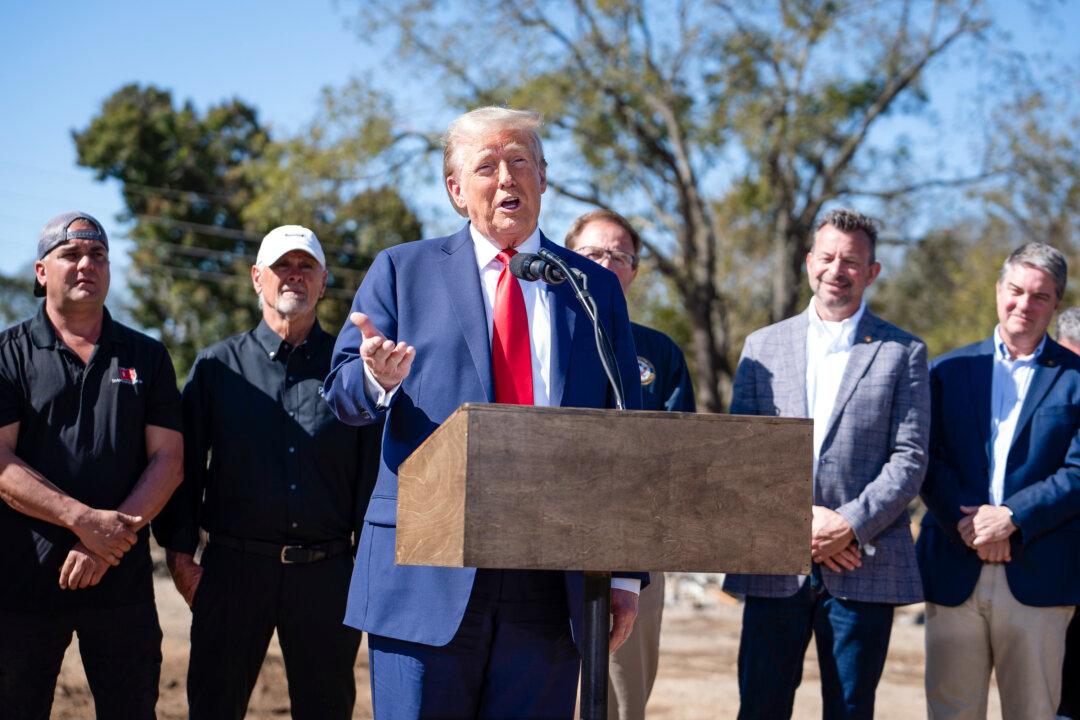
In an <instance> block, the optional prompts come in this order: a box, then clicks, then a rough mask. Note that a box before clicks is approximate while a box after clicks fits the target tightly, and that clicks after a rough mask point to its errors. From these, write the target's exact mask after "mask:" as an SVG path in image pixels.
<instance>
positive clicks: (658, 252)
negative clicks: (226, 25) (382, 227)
mask: <svg viewBox="0 0 1080 720" xmlns="http://www.w3.org/2000/svg"><path fill="white" fill-rule="evenodd" d="M984 6H985V3H984V2H982V0H967V1H958V0H905V1H902V2H893V3H865V2H859V1H858V0H765V1H764V2H761V1H758V0H753V1H751V0H742V1H739V0H731V1H722V0H712V1H707V0H700V1H695V0H681V1H678V2H649V1H648V0H561V1H552V0H519V1H518V2H513V3H504V2H495V1H494V0H469V1H464V0H463V2H460V3H456V4H454V5H452V6H451V5H447V4H445V3H434V2H431V0H393V2H391V1H389V0H386V1H382V0H368V1H366V2H364V3H362V4H361V10H360V14H361V18H362V20H361V25H362V27H363V28H364V33H365V34H366V35H368V36H371V35H372V34H374V33H376V32H379V33H391V34H393V36H394V37H396V39H397V41H398V46H399V49H400V51H401V54H402V57H403V58H404V60H405V62H409V63H411V64H412V67H416V68H418V69H420V68H422V69H423V72H424V73H427V74H433V75H434V76H435V77H437V78H438V79H439V82H440V84H441V85H442V87H444V88H446V89H447V94H448V100H449V102H450V103H451V104H452V105H453V106H455V107H460V108H471V107H475V106H477V105H481V104H507V105H510V106H515V107H527V108H534V109H537V110H540V111H542V112H543V113H544V115H545V117H546V120H547V122H548V131H549V134H550V139H551V140H552V141H553V142H550V143H549V148H550V149H551V152H550V153H549V155H551V156H550V157H549V161H550V162H551V166H550V172H549V178H548V179H549V186H550V187H551V188H552V189H554V190H555V191H556V192H558V193H561V194H562V195H563V196H565V197H568V198H572V199H575V200H578V201H581V202H583V203H586V204H588V205H594V206H599V207H609V208H612V209H615V210H618V211H620V212H622V213H623V214H625V215H628V216H631V217H632V218H633V219H634V220H635V221H636V222H637V223H638V224H640V225H641V226H642V228H643V229H644V230H645V233H644V235H645V238H646V248H647V253H648V255H649V256H650V258H651V261H652V263H653V264H654V266H655V267H656V268H657V269H658V270H659V271H660V272H661V273H662V274H663V275H664V277H665V278H666V280H667V282H668V285H667V290H666V292H667V293H671V296H669V297H673V298H674V299H675V300H676V301H677V305H679V306H681V309H682V310H683V311H684V312H685V313H686V317H687V320H688V326H689V331H690V339H691V348H692V352H691V356H692V358H693V363H694V365H695V367H696V384H697V390H698V394H699V406H700V407H702V408H704V409H709V410H714V411H715V410H719V409H721V408H722V406H723V405H724V404H725V402H726V399H727V396H728V394H729V392H730V384H731V379H732V371H733V366H734V360H735V358H736V357H737V355H738V350H739V347H740V345H741V340H742V337H743V336H744V335H745V332H746V331H747V330H748V329H752V328H753V327H754V326H760V325H761V324H764V323H765V322H767V321H770V320H779V319H781V318H783V317H786V316H789V315H791V314H793V313H794V312H795V311H796V310H797V309H798V308H799V307H800V304H801V303H802V301H803V299H804V298H805V291H804V290H803V287H802V285H803V283H802V282H801V269H802V263H803V258H804V256H805V253H806V250H807V247H808V239H809V236H810V231H811V229H812V227H813V223H814V220H815V218H816V217H817V216H818V215H819V213H820V212H821V210H822V208H823V205H824V204H825V203H827V202H830V201H834V200H836V199H837V198H843V197H851V196H853V195H854V194H856V193H858V194H863V195H865V194H871V195H874V196H876V197H881V198H896V197H903V196H905V195H907V194H910V193H911V192H914V191H916V190H918V189H919V188H920V187H924V186H926V185H929V184H941V183H945V184H951V183H954V182H959V181H960V180H961V179H957V178H938V177H933V176H929V175H927V174H926V172H925V171H924V170H922V169H920V168H918V167H910V164H908V163H906V162H905V161H906V152H905V148H904V147H903V145H902V143H899V142H895V143H888V144H884V145H883V144H881V143H878V142H876V141H875V140H874V136H873V130H874V128H875V127H876V126H878V125H880V124H881V121H882V119H883V118H885V117H887V116H889V115H896V114H901V113H919V112H922V111H923V110H924V109H925V106H926V103H927V97H926V95H925V92H924V89H923V88H924V80H925V76H926V74H927V73H928V72H931V71H932V69H933V68H934V67H935V64H936V63H937V61H938V59H939V58H940V57H942V56H945V55H948V54H950V53H952V52H953V51H954V49H955V48H958V47H962V46H963V45H964V44H965V43H967V42H968V41H972V40H977V39H978V38H979V37H980V36H981V34H982V33H983V32H984V31H985V30H986V29H987V28H988V27H989V21H988V19H987V11H986V8H985V7H984ZM478 18H483V19H484V20H483V22H477V19H478ZM495 28H497V31H493V29H495ZM380 36H381V37H382V35H380ZM510 59H512V61H510ZM886 168H889V169H886ZM891 168H903V169H904V170H913V171H914V177H908V176H905V175H898V174H896V173H894V172H893V170H892V169H891ZM978 174H979V173H976V175H978ZM868 187H870V188H872V192H867V188H868Z"/></svg>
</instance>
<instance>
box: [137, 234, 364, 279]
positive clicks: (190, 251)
mask: <svg viewBox="0 0 1080 720" xmlns="http://www.w3.org/2000/svg"><path fill="white" fill-rule="evenodd" d="M144 247H150V248H155V247H161V248H171V249H170V250H168V252H177V253H180V254H182V255H192V256H195V257H204V258H210V259H215V260H216V259H220V258H222V257H225V256H230V257H234V258H236V259H237V260H245V261H250V262H248V264H249V265H254V264H255V260H256V256H255V255H250V254H248V253H237V252H232V251H229V250H213V249H211V248H202V247H197V246H194V245H182V244H181V243H176V242H169V241H167V240H151V241H149V242H148V243H146V244H145V245H144ZM326 269H327V270H328V271H329V272H330V273H331V274H332V275H334V276H338V275H353V276H362V275H363V274H364V273H365V272H367V271H366V270H360V269H357V268H348V267H341V266H339V265H327V266H326Z"/></svg>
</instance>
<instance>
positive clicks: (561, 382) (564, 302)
mask: <svg viewBox="0 0 1080 720" xmlns="http://www.w3.org/2000/svg"><path fill="white" fill-rule="evenodd" d="M540 244H541V245H542V246H543V247H545V248H546V249H548V250H550V251H552V252H557V250H556V247H555V245H554V244H553V243H552V242H551V241H550V240H548V239H547V237H545V236H544V234H543V233H540ZM540 291H541V292H546V293H547V298H548V306H549V307H550V308H551V406H552V407H559V406H561V405H562V399H563V394H564V393H565V391H566V378H567V376H568V375H569V374H570V346H571V345H572V344H573V342H574V326H575V325H576V324H577V312H576V311H577V308H578V307H579V306H578V302H577V298H575V297H574V294H573V293H572V292H571V291H570V288H569V286H568V285H567V284H566V283H563V284H562V285H548V284H547V283H540Z"/></svg>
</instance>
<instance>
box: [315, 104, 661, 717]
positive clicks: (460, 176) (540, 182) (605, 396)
mask: <svg viewBox="0 0 1080 720" xmlns="http://www.w3.org/2000/svg"><path fill="white" fill-rule="evenodd" d="M539 126H540V118H539V116H538V115H537V114H536V113H532V112H523V111H514V110H507V109H503V108H495V107H488V108H481V109H478V110H474V111H472V112H470V113H467V114H465V115H463V116H461V117H459V118H458V119H457V120H455V121H454V122H453V123H452V124H451V125H450V127H449V129H448V130H447V133H446V136H445V153H444V158H443V171H444V177H445V179H446V189H447V193H448V194H449V196H450V200H451V202H452V203H453V205H454V208H455V210H456V211H457V212H458V213H459V214H460V215H463V216H465V217H467V218H468V220H469V223H468V224H466V225H465V227H463V228H462V229H461V230H459V231H458V232H456V233H455V234H453V235H450V236H448V237H441V238H434V239H430V240H421V241H419V242H414V243H406V244H404V245H399V246H396V247H393V248H390V249H389V250H385V251H383V252H382V253H380V254H379V256H378V257H376V259H375V262H374V263H373V264H372V266H371V269H370V270H369V271H368V273H367V276H366V277H365V278H364V281H363V283H362V284H361V286H360V289H359V290H358V291H357V293H356V298H355V299H354V300H353V306H352V310H353V312H352V314H351V315H350V318H349V322H346V323H345V327H344V329H343V330H342V332H341V334H340V335H339V336H338V341H337V345H336V347H335V348H334V358H333V361H332V364H331V370H330V375H329V376H328V377H327V379H326V384H325V394H326V400H327V402H328V403H330V407H331V408H332V409H333V411H334V413H335V414H336V415H337V416H338V417H339V418H340V419H341V420H342V421H344V422H347V423H352V424H356V425H361V424H365V423H369V422H373V421H375V420H377V419H380V418H382V417H383V416H384V415H385V417H386V429H385V431H384V434H383V454H382V464H381V467H380V468H379V477H378V480H377V481H376V485H375V490H374V492H373V493H372V497H371V502H370V504H369V505H368V511H367V515H366V517H365V522H364V527H363V532H362V535H361V538H360V545H359V550H358V552H357V556H356V567H355V570H354V572H353V579H352V587H351V589H350V593H349V604H348V608H347V610H346V615H345V622H346V623H347V624H348V625H351V626H353V627H356V628H359V629H362V630H364V631H366V632H368V633H369V636H368V637H369V639H368V646H369V653H370V660H371V694H372V706H373V710H374V714H375V717H376V718H378V719H379V720H383V719H384V718H420V717H423V718H441V717H445V718H463V717H488V718H508V717H514V718H552V717H564V718H569V717H571V716H572V714H573V710H574V695H575V690H576V686H577V676H578V668H579V663H580V659H579V656H578V652H577V649H576V648H575V646H574V641H573V636H572V634H571V622H570V619H571V617H573V619H574V621H575V623H574V624H575V630H576V631H579V628H580V623H579V622H577V621H578V620H579V619H580V611H581V596H582V578H581V575H580V574H579V573H563V572H559V571H521V570H485V569H481V570H477V569H474V568H438V567H410V566H397V565H395V563H394V542H395V534H396V507H397V467H398V465H399V464H400V463H401V462H402V461H403V460H405V458H407V457H408V456H409V454H410V453H412V451H413V450H415V449H416V448H417V447H418V446H419V445H420V443H421V442H423V440H424V439H425V438H427V437H428V436H429V435H430V434H431V433H432V432H433V431H434V430H435V428H436V427H438V425H439V424H440V423H442V422H443V421H444V420H446V418H447V417H449V415H450V414H451V413H453V412H454V410H456V409H457V408H458V407H459V406H460V405H461V404H462V403H465V402H502V403H513V404H519V405H548V406H561V407H593V408H598V407H599V408H602V407H612V406H613V405H614V402H613V395H612V393H611V391H610V390H609V387H608V382H607V379H606V376H605V374H604V371H603V368H602V366H601V363H600V359H599V355H598V354H597V351H596V346H595V343H594V338H593V329H592V324H591V322H590V320H589V318H588V316H587V315H586V313H585V311H584V310H583V309H582V308H581V306H580V305H579V304H578V302H577V300H576V298H575V297H574V295H573V293H572V292H571V290H570V289H569V288H568V287H567V285H566V284H563V285H558V286H553V285H545V284H543V283H541V282H519V281H518V279H517V278H515V277H514V276H513V275H512V274H511V273H510V269H509V263H510V259H511V257H512V256H513V255H515V254H516V253H517V252H527V253H536V252H538V251H539V250H540V249H541V248H544V249H546V250H548V251H550V252H553V253H557V254H558V255H559V256H560V257H561V258H562V259H563V260H564V262H565V263H566V264H567V265H569V266H570V267H572V268H578V269H579V270H580V271H581V272H583V273H584V274H585V275H586V276H587V277H588V287H589V289H590V291H591V292H592V295H593V297H594V298H595V301H596V305H597V309H598V312H597V315H598V317H599V319H600V321H601V322H602V323H603V325H604V326H605V327H606V328H607V331H608V333H609V334H610V336H611V339H612V345H613V347H614V352H615V357H616V361H617V365H618V368H619V371H620V373H621V375H622V377H623V378H628V379H630V380H633V379H634V378H636V377H637V360H636V355H635V352H634V345H633V340H632V337H631V334H630V322H629V319H628V317H627V312H626V303H625V300H624V299H623V295H622V290H621V289H620V287H619V283H618V281H617V279H616V278H615V276H614V275H613V274H612V273H610V272H608V271H606V270H604V269H602V268H600V266H598V265H596V264H595V263H592V262H590V261H589V260H586V259H584V258H582V257H579V256H578V255H576V254H575V253H572V252H570V251H568V250H565V249H563V248H561V247H558V246H556V245H555V244H553V243H551V242H550V241H549V240H548V239H547V238H545V237H544V236H543V235H542V234H541V233H540V230H539V228H538V225H537V219H538V217H539V214H540V196H541V195H542V194H543V193H544V191H545V190H546V189H547V171H546V161H545V160H544V155H543V149H542V147H541V144H540V137H539V133H538V130H539ZM571 368H572V369H573V370H572V372H571ZM626 388H627V390H628V395H627V398H626V404H627V406H628V407H629V408H638V407H640V402H641V397H640V390H639V388H638V385H637V383H634V382H627V383H626ZM489 441H491V442H498V443H505V444H507V445H509V444H511V443H527V442H529V438H528V437H502V438H500V437H495V438H490V439H489ZM552 452H558V448H552ZM520 481H521V482H529V468H527V467H523V468H520ZM611 541H612V542H619V538H611ZM644 577H645V576H643V575H638V576H631V577H626V578H616V579H614V580H612V591H611V608H612V614H613V616H614V620H613V623H612V630H611V640H610V645H611V647H612V648H614V647H617V646H618V645H619V644H621V643H622V641H623V640H625V639H626V637H627V635H629V633H630V630H631V628H632V626H633V620H634V616H635V615H636V612H637V591H638V589H639V583H640V579H641V578H644Z"/></svg>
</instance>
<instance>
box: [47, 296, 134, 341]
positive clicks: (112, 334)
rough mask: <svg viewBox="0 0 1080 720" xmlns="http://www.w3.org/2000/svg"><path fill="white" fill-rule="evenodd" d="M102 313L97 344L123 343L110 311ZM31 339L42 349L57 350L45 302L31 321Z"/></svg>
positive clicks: (103, 310)
mask: <svg viewBox="0 0 1080 720" xmlns="http://www.w3.org/2000/svg"><path fill="white" fill-rule="evenodd" d="M101 312H102V317H101V335H99V336H98V341H97V343H96V344H97V345H104V344H106V343H119V342H123V340H124V337H123V335H121V334H120V333H118V332H116V330H115V328H114V327H113V319H112V315H110V314H109V309H108V308H104V307H103V308H102V309H101ZM30 338H31V339H32V340H33V341H34V345H36V346H37V347H39V348H42V349H44V348H52V349H55V348H56V346H57V344H58V343H57V338H56V328H54V327H53V324H52V321H50V320H49V316H48V314H47V313H46V312H45V301H42V302H41V305H40V306H39V307H38V311H37V314H36V315H34V318H33V319H32V320H31V321H30Z"/></svg>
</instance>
